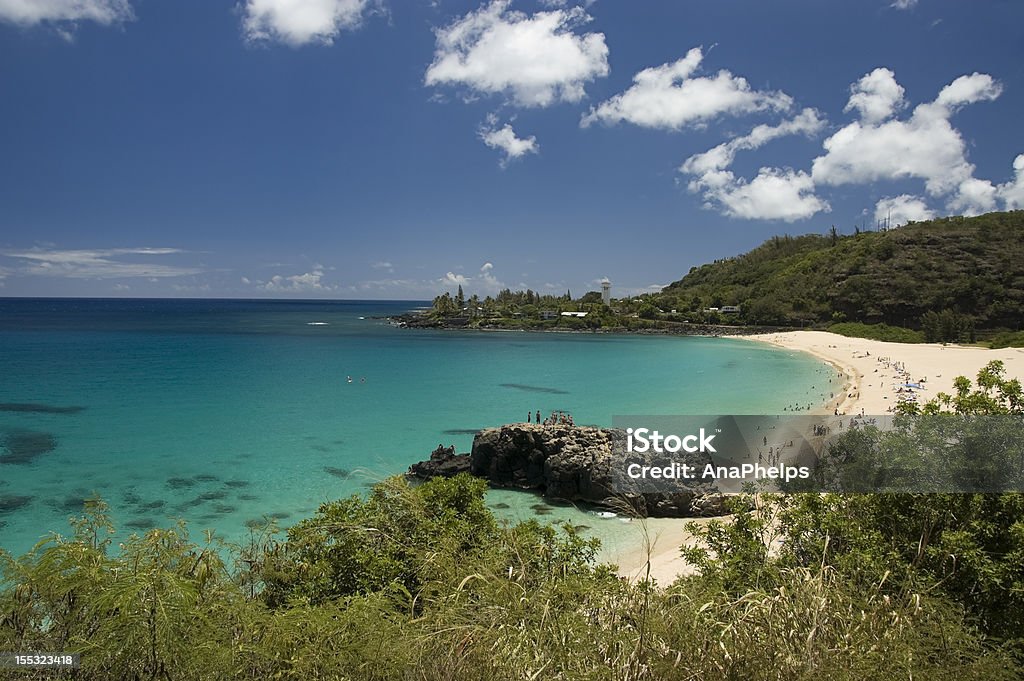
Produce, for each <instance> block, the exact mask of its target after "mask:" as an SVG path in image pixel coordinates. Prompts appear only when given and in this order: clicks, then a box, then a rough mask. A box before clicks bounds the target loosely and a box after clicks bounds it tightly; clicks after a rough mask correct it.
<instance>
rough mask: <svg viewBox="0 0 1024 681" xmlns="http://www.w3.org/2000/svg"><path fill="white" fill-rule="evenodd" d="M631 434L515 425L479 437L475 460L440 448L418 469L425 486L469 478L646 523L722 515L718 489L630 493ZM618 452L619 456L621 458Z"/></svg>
mask: <svg viewBox="0 0 1024 681" xmlns="http://www.w3.org/2000/svg"><path fill="white" fill-rule="evenodd" d="M625 437H626V435H625V433H624V432H623V431H621V430H614V429H605V428H593V427H586V426H567V425H562V426H544V425H539V424H527V423H520V424H512V425H506V426H501V427H500V428H488V429H486V430H482V431H480V432H479V433H477V435H476V437H475V438H474V440H473V450H472V452H471V453H470V454H469V455H466V454H455V451H454V448H447V449H445V448H442V447H439V448H438V449H437V450H435V451H434V452H433V453H432V454H431V456H430V460H429V461H423V462H420V463H418V464H414V465H413V466H412V468H410V470H409V472H410V474H411V475H415V476H416V477H418V478H423V479H425V478H430V477H435V476H451V475H455V474H456V473H459V472H462V471H464V470H468V472H469V473H471V474H473V475H475V476H478V477H481V478H485V479H486V480H488V481H489V482H490V484H491V485H493V486H495V487H511V488H517V489H528V490H537V491H540V492H541V493H543V494H544V496H545V497H547V498H549V499H555V500H564V501H574V502H584V503H588V504H593V505H597V506H603V507H607V508H610V509H612V510H617V511H625V510H627V509H629V510H631V512H635V513H637V514H638V515H641V516H654V517H690V516H709V515H722V514H724V513H725V512H726V510H725V508H724V500H725V496H724V495H722V494H718V493H717V492H715V491H714V490H712V489H711V488H710V487H709V488H707V489H700V488H688V489H687V490H686V491H675V492H629V491H623V489H624V488H623V486H622V485H621V484H617V482H621V481H620V480H617V479H616V471H615V470H613V466H620V467H621V465H622V461H621V452H622V451H623V448H624V443H625ZM614 452H619V453H620V456H619V457H618V458H616V456H615V453H614Z"/></svg>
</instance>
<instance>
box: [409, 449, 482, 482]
mask: <svg viewBox="0 0 1024 681" xmlns="http://www.w3.org/2000/svg"><path fill="white" fill-rule="evenodd" d="M468 472H469V455H468V454H456V453H455V447H444V446H442V445H438V446H437V449H435V450H434V451H432V452H431V453H430V458H429V459H427V460H426V461H420V462H419V463H414V464H413V465H412V466H410V467H409V475H412V476H415V477H417V478H419V479H421V480H429V479H430V478H451V477H454V476H456V475H458V474H459V473H468Z"/></svg>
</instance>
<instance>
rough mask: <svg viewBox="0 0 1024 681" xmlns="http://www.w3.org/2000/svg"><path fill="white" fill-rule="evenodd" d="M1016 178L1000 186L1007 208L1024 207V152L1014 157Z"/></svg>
mask: <svg viewBox="0 0 1024 681" xmlns="http://www.w3.org/2000/svg"><path fill="white" fill-rule="evenodd" d="M1013 170H1014V178H1013V179H1012V180H1010V181H1009V182H1007V183H1006V184H1003V185H1000V186H999V190H998V193H999V197H1000V198H1001V199H1002V200H1003V202H1004V203H1005V204H1006V210H1020V209H1024V154H1021V155H1020V156H1018V157H1017V158H1015V159H1013Z"/></svg>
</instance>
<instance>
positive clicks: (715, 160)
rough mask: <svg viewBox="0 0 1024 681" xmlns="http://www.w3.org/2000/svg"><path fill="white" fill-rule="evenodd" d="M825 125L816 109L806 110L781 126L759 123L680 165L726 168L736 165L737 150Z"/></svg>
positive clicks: (691, 170)
mask: <svg viewBox="0 0 1024 681" xmlns="http://www.w3.org/2000/svg"><path fill="white" fill-rule="evenodd" d="M824 127H825V121H824V120H823V119H822V118H821V115H820V114H819V113H818V112H817V111H816V110H815V109H804V110H803V111H801V112H800V113H799V114H798V115H797V116H796V117H795V118H792V119H790V120H787V121H783V122H782V123H779V124H778V125H758V126H756V127H755V128H754V129H753V130H751V131H750V133H748V134H746V135H743V136H742V137H736V138H735V139H732V140H729V141H728V142H724V143H722V144H719V145H718V146H717V147H713V148H711V149H709V150H707V151H705V152H703V153H700V154H695V155H694V156H691V157H690V158H688V159H686V161H685V162H684V163H683V165H682V166H681V167H680V168H679V170H680V172H683V173H687V174H689V175H700V174H703V173H707V172H711V171H715V170H724V169H725V168H728V167H729V166H731V165H732V163H733V160H734V159H735V158H736V152H737V151H741V150H744V149H759V148H760V147H762V146H764V145H765V144H767V143H768V142H771V141H772V140H774V139H776V138H779V137H784V136H786V135H807V136H811V135H815V134H817V133H819V132H821V130H822V128H824Z"/></svg>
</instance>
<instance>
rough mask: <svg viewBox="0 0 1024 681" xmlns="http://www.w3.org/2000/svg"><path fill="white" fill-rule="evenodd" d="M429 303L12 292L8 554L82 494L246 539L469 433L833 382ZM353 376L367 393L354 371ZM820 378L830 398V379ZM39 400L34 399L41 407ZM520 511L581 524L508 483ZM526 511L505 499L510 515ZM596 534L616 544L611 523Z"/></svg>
mask: <svg viewBox="0 0 1024 681" xmlns="http://www.w3.org/2000/svg"><path fill="white" fill-rule="evenodd" d="M422 305H424V303H415V302H408V301H405V302H381V301H372V302H360V301H251V300H125V299H27V298H22V299H10V298H8V299H0V405H2V406H0V547H2V548H4V549H6V550H8V551H11V552H13V553H15V554H20V553H23V552H25V551H27V550H28V549H30V548H31V546H32V545H33V544H34V543H35V542H37V541H38V540H39V539H40V538H42V537H43V536H45V535H46V534H47V533H49V532H59V533H62V534H67V533H68V532H69V531H70V526H69V524H68V517H69V516H70V515H72V514H75V513H76V512H78V511H80V509H81V503H82V499H83V498H85V497H87V496H89V495H92V494H99V495H100V496H102V497H103V498H104V499H105V500H107V502H108V503H109V504H110V505H111V507H112V515H113V518H114V521H115V524H116V526H117V527H118V529H119V536H127V534H128V533H130V532H143V531H145V530H146V529H148V528H150V527H154V526H158V525H159V526H166V525H168V524H170V523H171V522H173V519H176V518H183V519H185V520H186V521H187V522H188V524H189V528H190V530H191V532H192V534H193V536H194V537H198V536H199V535H200V531H201V530H203V529H207V528H212V529H215V530H216V531H217V533H218V534H219V535H220V536H222V537H225V538H227V539H229V540H242V539H244V538H245V537H246V536H248V529H247V528H248V526H249V525H252V524H253V523H255V522H258V521H260V520H261V519H264V518H267V517H273V518H276V519H278V521H279V523H280V524H281V525H282V526H285V527H286V526H287V525H288V524H290V523H292V522H295V521H297V520H299V519H301V518H303V517H306V516H308V515H311V514H312V513H313V512H314V511H315V509H316V508H317V506H318V505H319V504H321V503H322V502H325V501H328V500H332V499H336V498H339V497H343V496H347V495H350V494H353V493H361V492H365V491H366V489H367V487H368V486H369V485H372V484H373V482H375V481H378V480H380V479H382V478H385V477H387V476H390V475H395V474H399V473H402V472H404V471H405V470H406V469H407V468H408V466H409V465H410V464H411V463H413V462H415V461H418V460H420V459H423V458H426V457H428V456H429V454H430V452H431V450H433V449H434V448H435V447H437V445H438V444H441V443H443V444H445V445H449V444H454V445H455V446H456V447H457V448H458V449H459V451H468V450H469V447H470V445H471V443H472V433H474V432H475V431H476V430H478V429H480V428H484V427H487V426H495V425H500V424H502V423H508V422H512V421H524V420H525V419H526V414H527V412H536V411H537V410H540V411H541V412H542V414H545V415H546V414H548V413H550V412H551V411H553V410H561V411H566V412H570V413H572V415H573V417H574V418H575V420H576V423H578V424H597V425H610V424H611V421H612V416H613V415H625V414H718V413H721V414H758V413H780V412H781V411H783V410H784V409H786V408H789V407H791V406H792V405H797V404H799V405H808V404H811V405H815V406H816V405H818V404H820V403H823V402H824V401H825V398H826V397H827V396H828V395H827V393H828V391H827V389H826V388H825V386H826V385H827V378H828V377H831V376H832V375H833V373H832V370H831V369H830V368H828V367H827V366H825V365H823V364H822V363H821V362H820V361H819V360H816V359H814V358H812V357H810V356H807V355H800V354H796V353H790V352H787V351H783V350H779V349H777V348H773V347H769V346H767V345H762V344H759V343H754V342H751V341H744V340H735V339H725V338H695V337H694V338H684V337H662V336H628V335H605V334H560V333H519V332H493V333H486V332H470V331H432V330H411V329H401V328H397V327H395V326H392V325H390V324H389V323H388V322H387V321H386V320H384V319H380V318H379V317H383V316H387V315H391V314H397V313H401V312H405V311H408V310H410V309H414V308H417V307H420V306H422ZM349 377H351V379H352V381H351V382H349V380H348V378H349ZM812 386H815V387H813V388H812ZM26 405H28V406H26ZM489 500H490V501H491V503H492V504H495V505H496V506H498V507H499V508H500V514H501V515H503V516H504V517H508V518H511V519H515V518H524V517H529V516H531V515H532V514H534V513H537V512H540V513H543V514H544V516H543V517H542V518H540V519H542V520H563V519H569V520H574V521H579V520H580V518H581V517H586V515H585V513H586V512H585V511H578V510H575V509H571V508H569V509H566V508H557V509H555V511H554V512H552V511H549V510H545V509H543V508H540V507H538V508H537V509H532V508H531V507H533V506H536V505H537V504H538V499H537V498H536V497H533V496H531V495H528V494H523V493H515V492H494V493H492V494H491V495H490V497H489ZM506 505H507V506H508V507H509V508H503V506H506ZM593 531H594V532H595V533H596V534H597V535H598V536H602V537H606V535H608V532H602V531H601V530H600V528H598V529H595V530H593Z"/></svg>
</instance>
